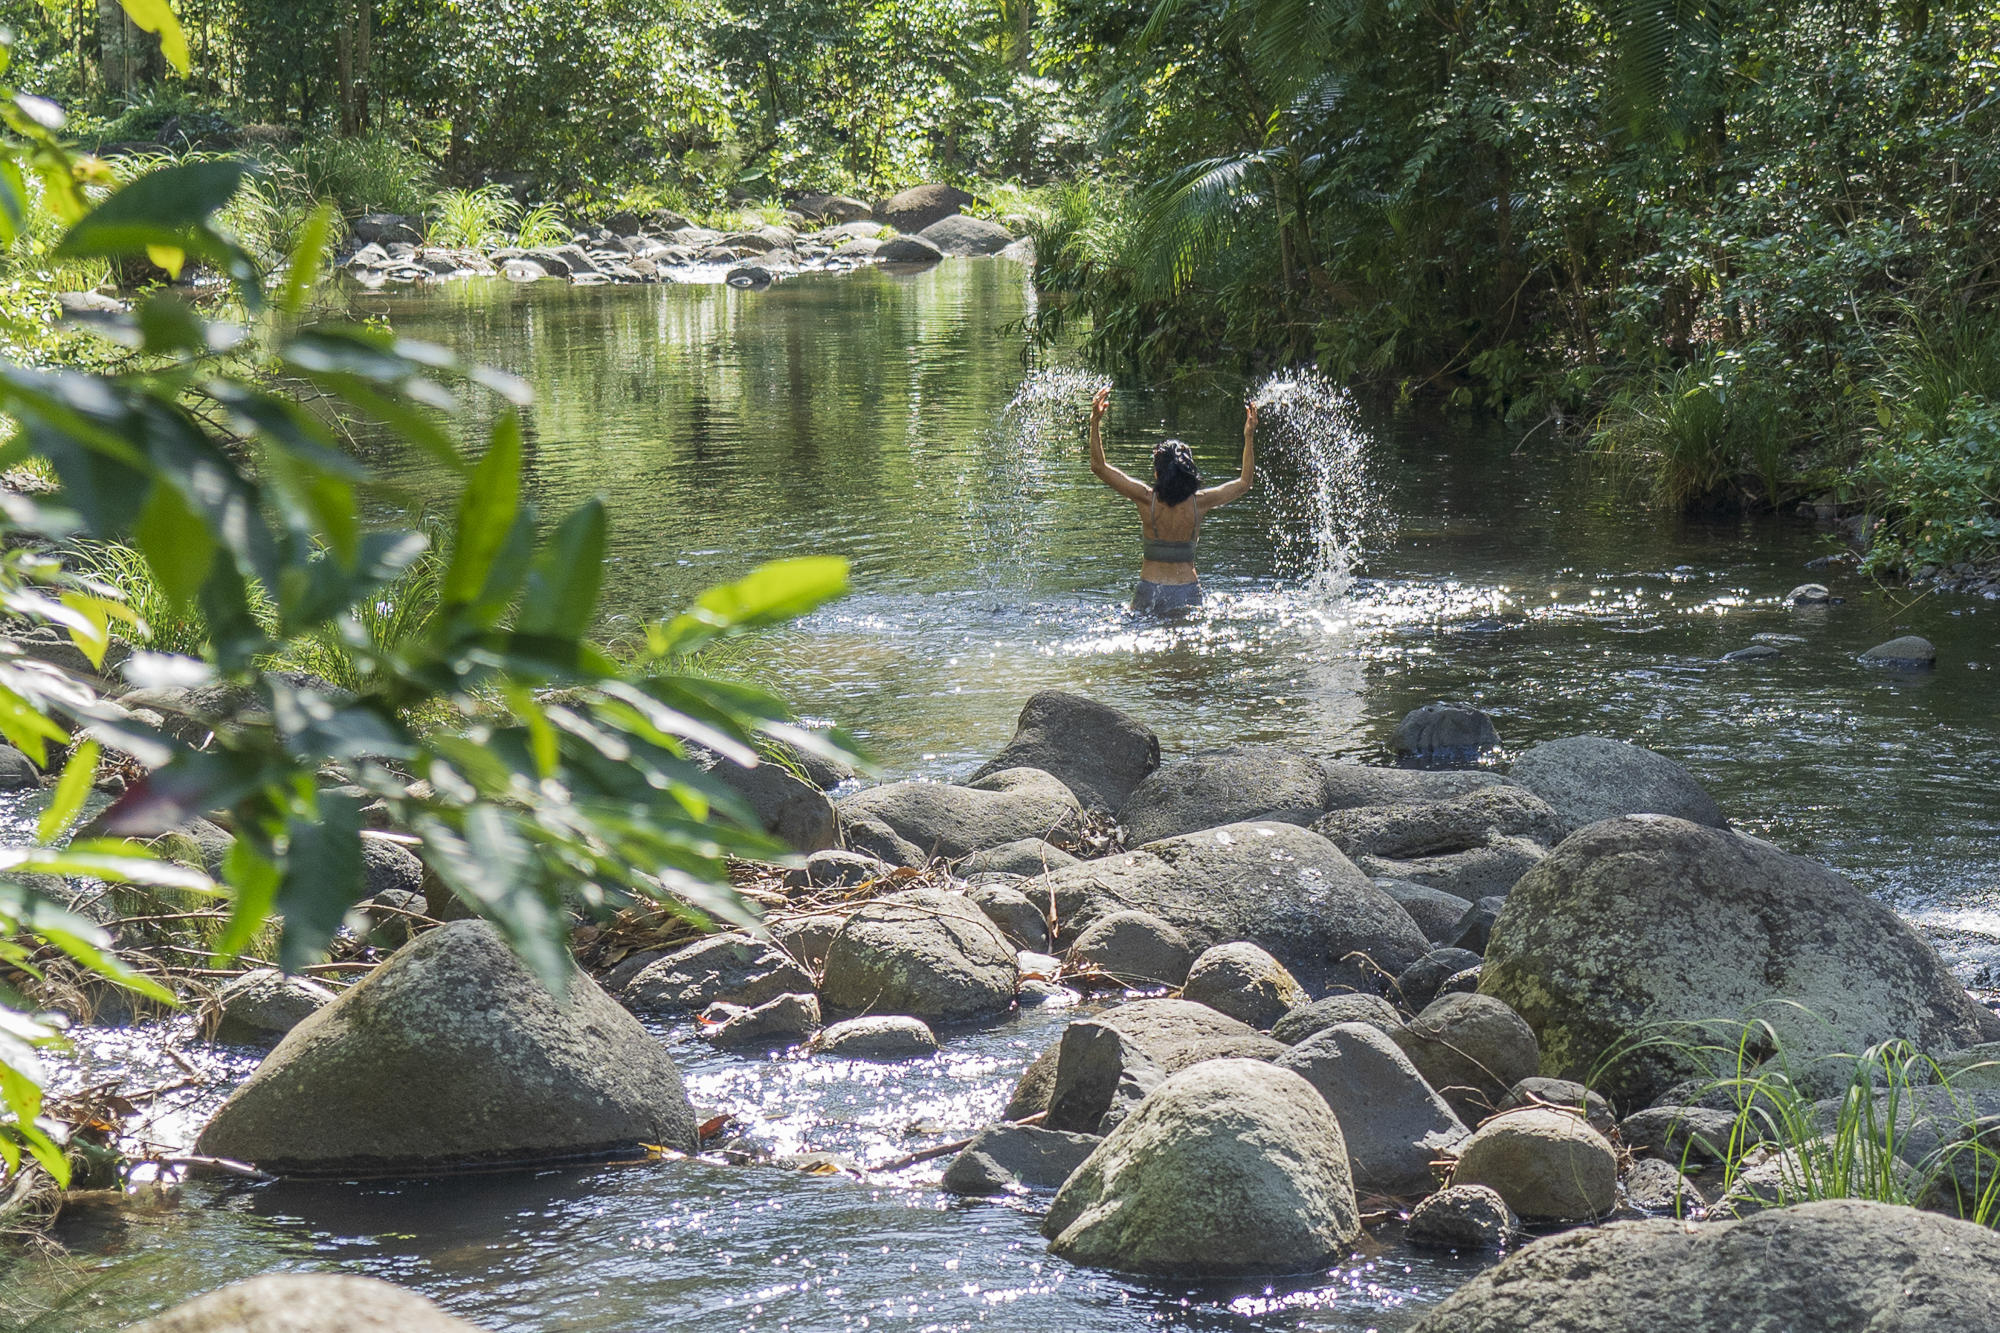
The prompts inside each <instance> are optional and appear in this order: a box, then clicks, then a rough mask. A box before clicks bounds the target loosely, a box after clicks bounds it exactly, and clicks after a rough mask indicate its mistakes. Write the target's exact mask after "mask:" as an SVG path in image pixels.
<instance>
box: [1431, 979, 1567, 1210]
mask: <svg viewBox="0 0 2000 1333" xmlns="http://www.w3.org/2000/svg"><path fill="white" fill-rule="evenodd" d="M1395 1041H1396V1044H1397V1045H1398V1046H1400V1047H1402V1048H1403V1053H1404V1054H1406V1055H1408V1056H1409V1057H1410V1063H1412V1064H1414V1065H1415V1066H1416V1067H1417V1068H1418V1069H1419V1070H1421V1071H1422V1072H1423V1076H1424V1077H1425V1078H1426V1079H1427V1080H1429V1082H1430V1085H1431V1086H1432V1087H1434V1088H1436V1089H1437V1090H1438V1091H1439V1092H1440V1093H1442V1094H1443V1095H1444V1099H1445V1100H1446V1101H1448V1102H1450V1103H1451V1106H1452V1109H1453V1110H1455V1111H1457V1112H1458V1115H1459V1118H1460V1119H1462V1120H1464V1121H1465V1122H1466V1123H1467V1124H1478V1123H1479V1121H1480V1120H1482V1119H1484V1118H1485V1117H1486V1116H1487V1115H1490V1114H1491V1113H1492V1111H1493V1109H1494V1108H1495V1107H1497V1106H1498V1105H1499V1104H1500V1101H1501V1099H1502V1098H1504V1097H1505V1096H1506V1095H1507V1093H1508V1092H1509V1091H1510V1090H1512V1088H1513V1087H1514V1085H1515V1084H1516V1083H1519V1082H1520V1081H1521V1080H1522V1079H1524V1078H1529V1077H1531V1076H1533V1075H1534V1074H1536V1073H1537V1072H1539V1070H1540V1066H1541V1052H1540V1050H1539V1049H1538V1048H1537V1046H1536V1044H1535V1034H1534V1031H1533V1030H1532V1029H1531V1028H1530V1027H1529V1026H1528V1024H1527V1023H1525V1022H1523V1021H1522V1019H1521V1016H1520V1015H1519V1014H1517V1013H1515V1012H1514V1011H1513V1010H1512V1009H1509V1008H1508V1007H1507V1006H1506V1005H1504V1004H1502V1003H1500V1002H1499V1001H1498V1000H1495V999H1494V998H1493V997H1492V996H1490V995H1463V994H1453V995H1441V996H1439V997H1438V998H1437V999H1435V1000H1433V1001H1431V1002H1430V1003H1429V1004H1428V1005H1426V1006H1424V1011H1423V1012H1422V1013H1420V1014H1418V1015H1417V1016H1416V1017H1415V1018H1413V1019H1411V1020H1410V1022H1409V1024H1408V1026H1406V1027H1404V1028H1402V1029H1400V1030H1398V1031H1397V1032H1396V1034H1395ZM1516 1208H1517V1209H1518V1208H1519V1205H1516Z"/></svg>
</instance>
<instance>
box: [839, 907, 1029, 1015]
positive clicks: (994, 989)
mask: <svg viewBox="0 0 2000 1333" xmlns="http://www.w3.org/2000/svg"><path fill="white" fill-rule="evenodd" d="M1020 979H1021V976H1020V968H1019V966H1018V964H1017V962H1016V959H1015V949H1014V947H1013V946H1012V945H1011V944H1009V943H1008V942H1007V940H1006V938H1005V937H1004V936H1003V935H1001V933H1000V930H999V928H998V927H997V926H995V925H994V924H993V922H992V921H990V920H989V919H988V918H987V916H986V913H984V912H982V911H981V910H980V909H979V905H978V904H977V903H975V902H973V901H972V900H971V899H970V898H968V897H966V896H965V895H964V894H962V893H946V892H942V891H940V890H937V889H910V890H906V891H904V892H902V893H893V894H890V895H888V896H887V897H883V898H877V899H875V900H874V901H872V902H870V903H869V904H868V905H867V906H865V907H863V908H862V909H861V910H860V911H858V912H856V913H855V914H854V915H853V916H850V917H849V918H847V922H846V924H845V925H843V926H842V927H841V928H840V930H839V931H838V932H837V933H836V934H835V935H834V937H833V940H832V942H831V943H830V944H828V945H827V950H826V965H825V972H824V976H823V977H822V978H821V981H820V998H821V999H822V1000H823V1001H824V1002H825V1003H826V1004H828V1005H830V1006H832V1007H833V1008H834V1009H836V1010H846V1011H847V1012H849V1013H890V1014H908V1015H912V1016H914V1017H917V1018H922V1019H925V1020H928V1021H932V1022H937V1021H952V1020H956V1019H965V1018H977V1017H980V1016H982V1015H985V1014H991V1013H997V1012H999V1011H1000V1010H1003V1009H1005V1008H1007V1007H1008V1006H1009V1005H1010V1004H1012V1003H1013V1002H1014V989H1015V987H1016V986H1017V985H1018V984H1019V983H1020Z"/></svg>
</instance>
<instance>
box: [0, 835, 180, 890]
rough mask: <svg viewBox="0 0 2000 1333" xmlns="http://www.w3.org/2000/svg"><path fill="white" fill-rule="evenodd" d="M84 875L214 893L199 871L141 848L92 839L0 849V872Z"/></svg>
mask: <svg viewBox="0 0 2000 1333" xmlns="http://www.w3.org/2000/svg"><path fill="white" fill-rule="evenodd" d="M6 872H12V873H19V874H36V875H85V876H90V877H94V878H96V879H104V880H110V881H111V882H113V883H116V884H151V885H154V886H155V887H158V888H163V889H188V890H191V891H193V892H195V893H214V892H215V891H216V888H215V881H214V880H212V879H210V878H209V877H208V876H207V875H205V874H203V873H202V872H201V871H199V870H192V869H189V868H188V867H187V866H182V865H175V864H174V863H173V862H171V861H161V860H158V859H157V858H154V857H152V856H149V855H147V854H146V849H145V848H143V847H135V846H133V845H132V844H131V843H129V842H122V841H119V840H116V839H104V838H94V839H91V840H89V841H87V842H73V843H71V844H70V845H69V846H67V847H0V873H6Z"/></svg>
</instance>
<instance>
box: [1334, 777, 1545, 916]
mask: <svg viewBox="0 0 2000 1333" xmlns="http://www.w3.org/2000/svg"><path fill="white" fill-rule="evenodd" d="M1312 830H1313V832H1315V833H1317V834H1319V835H1320V836H1321V837H1323V838H1325V839H1326V840H1327V841H1328V842H1331V843H1332V844H1333V845H1334V846H1336V847H1338V848H1340V850H1341V851H1343V852H1346V853H1347V854H1348V855H1349V856H1355V857H1359V856H1380V857H1385V858H1389V859H1393V860H1401V861H1406V860H1410V859H1413V858H1416V857H1426V856H1436V855H1439V854H1441V853H1451V852H1463V851H1466V850H1469V849H1471V848H1475V847H1485V846H1488V845H1489V844H1491V843H1494V842H1496V841H1498V840H1500V839H1503V838H1525V839H1527V840H1528V841H1530V842H1535V843H1539V844H1540V845H1542V846H1544V847H1553V846H1555V845H1556V844H1557V843H1558V842H1560V841H1562V837H1563V835H1564V834H1565V833H1567V832H1568V831H1569V830H1568V828H1567V827H1566V826H1565V825H1564V824H1563V821H1562V817H1561V816H1560V815H1558V814H1557V813H1556V812H1555V810H1554V809H1553V808H1552V807H1551V806H1550V805H1549V803H1548V802H1547V801H1544V800H1543V799H1542V798H1541V797H1539V796H1537V795H1535V794H1534V793H1533V792H1531V791H1527V790H1525V789H1523V788H1521V787H1513V786H1507V785H1504V784H1497V783H1496V784H1495V785H1493V786H1489V787H1479V788H1475V789H1474V790H1472V791H1468V792H1462V793H1460V794H1458V795H1456V796H1447V797H1445V798H1443V799H1441V800H1436V801H1403V802H1399V803H1397V804H1394V805H1368V806H1359V807H1355V808H1351V809H1345V810H1334V811H1331V812H1329V813H1327V814H1325V815H1322V816H1320V817H1319V818H1318V819H1316V820H1314V821H1313V823H1312ZM1472 896H1474V897H1478V896H1482V895H1477V894H1475V895H1472Z"/></svg>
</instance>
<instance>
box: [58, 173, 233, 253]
mask: <svg viewBox="0 0 2000 1333" xmlns="http://www.w3.org/2000/svg"><path fill="white" fill-rule="evenodd" d="M247 173H248V167H247V166H246V165H245V164H244V163H242V162H239V161H235V160H233V159H229V158H220V159H213V160H209V161H204V162H185V163H181V164H179V165H176V166H170V167H160V168H157V169H155V170H153V171H149V172H147V173H146V174H145V175H143V176H141V177H139V178H138V179H137V180H135V181H133V182H132V183H131V184H130V185H127V186H126V187H125V188H124V189H122V190H119V191H118V192H117V193H116V194H114V195H112V196H111V197H110V198H109V199H106V200H105V201H104V202H103V203H101V204H99V205H98V206H97V207H96V208H93V209H92V210H90V212H89V213H87V214H85V215H84V217H83V218H82V220H80V221H79V222H78V223H77V224H76V225H75V226H74V227H71V228H70V229H69V233H68V235H66V236H64V237H63V238H62V241H61V242H60V243H59V244H58V245H57V246H56V250H55V252H56V254H58V255H64V256H73V257H87V256H100V255H101V256H107V257H109V256H117V255H129V254H139V253H141V252H143V251H144V250H145V249H146V247H148V246H167V247H172V248H177V249H184V250H191V251H196V252H198V253H199V252H202V251H206V250H209V249H212V248H213V244H214V241H215V240H216V239H218V238H215V237H214V233H213V232H211V231H209V229H208V220H209V218H210V217H211V216H212V215H213V214H214V213H215V211H216V210H217V209H219V208H221V207H222V206H223V205H224V204H226V203H228V202H229V199H230V196H232V195H234V194H235V193H236V191H237V188H238V187H239V186H240V185H242V183H243V177H244V176H245V175H246V174H247ZM155 262H158V261H157V260H156V261H155ZM162 267H164V265H162Z"/></svg>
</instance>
